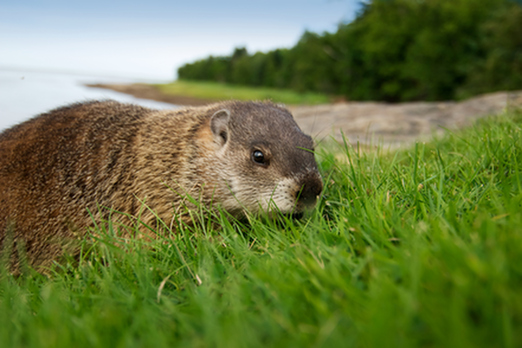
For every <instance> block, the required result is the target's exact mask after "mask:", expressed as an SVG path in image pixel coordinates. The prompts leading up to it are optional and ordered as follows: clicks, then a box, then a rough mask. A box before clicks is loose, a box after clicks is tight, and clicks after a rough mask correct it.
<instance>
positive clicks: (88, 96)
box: [0, 70, 176, 132]
mask: <svg viewBox="0 0 522 348" xmlns="http://www.w3.org/2000/svg"><path fill="white" fill-rule="evenodd" d="M133 82H136V81H133V80H130V79H122V78H107V77H96V76H83V75H72V74H59V73H48V72H31V71H10V70H0V132H1V131H2V130H4V129H6V128H8V127H11V126H13V125H15V124H18V123H20V122H23V121H25V120H28V119H30V118H32V117H34V116H36V115H38V114H41V113H44V112H47V111H49V110H51V109H54V108H56V107H59V106H63V105H67V104H71V103H75V102H83V101H87V100H93V99H113V100H117V101H121V102H126V103H133V104H139V105H142V106H147V107H150V108H156V109H167V108H176V106H175V105H172V104H168V103H162V102H157V101H152V100H146V99H138V98H134V97H133V96H130V95H127V94H123V93H118V92H114V91H110V90H106V89H101V88H89V87H85V86H84V84H87V83H122V84H123V83H133Z"/></svg>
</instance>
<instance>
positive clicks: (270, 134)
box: [209, 102, 323, 214]
mask: <svg viewBox="0 0 522 348" xmlns="http://www.w3.org/2000/svg"><path fill="white" fill-rule="evenodd" d="M209 125H210V130H211V133H212V137H213V142H214V149H215V156H216V158H215V159H216V160H217V161H213V162H214V163H215V164H214V165H215V167H216V168H215V169H216V173H218V174H217V175H218V176H220V177H221V178H222V179H223V180H222V182H223V183H224V184H225V185H226V186H227V189H228V190H229V193H230V196H227V198H226V199H224V200H223V201H222V202H221V204H222V205H223V207H224V208H225V209H227V210H228V211H230V212H241V211H244V210H248V211H249V212H252V213H258V212H268V213H271V212H274V211H279V212H281V213H284V214H288V213H292V214H299V213H301V212H303V211H304V210H305V209H307V208H312V207H314V206H315V204H316V201H317V198H318V196H319V195H320V193H321V191H322V188H323V184H322V181H321V176H320V175H319V172H318V170H317V163H316V161H315V158H314V153H313V150H314V144H313V140H312V138H311V137H310V136H308V135H306V134H304V133H303V132H302V131H301V129H299V126H298V125H297V124H296V122H295V121H294V119H293V117H292V115H291V114H290V113H289V112H288V111H287V110H286V109H284V108H281V107H279V106H276V105H274V104H271V103H252V102H251V103H237V102H236V103H228V104H223V105H222V108H221V109H219V110H217V111H214V110H213V114H212V117H211V118H210V124H209Z"/></svg>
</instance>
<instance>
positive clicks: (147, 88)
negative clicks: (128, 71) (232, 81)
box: [85, 83, 218, 106]
mask: <svg viewBox="0 0 522 348" xmlns="http://www.w3.org/2000/svg"><path fill="white" fill-rule="evenodd" d="M85 86H87V87H90V88H102V89H109V90H112V91H115V92H120V93H125V94H130V95H132V96H133V97H136V98H141V99H150V100H155V101H159V102H164V103H170V104H175V105H179V106H200V105H206V104H211V103H215V102H217V101H218V100H212V99H200V98H194V97H187V96H183V95H172V94H165V93H163V92H161V91H160V90H159V89H158V88H157V87H155V86H153V85H148V84H145V83H133V84H129V85H122V84H105V83H95V84H86V85H85Z"/></svg>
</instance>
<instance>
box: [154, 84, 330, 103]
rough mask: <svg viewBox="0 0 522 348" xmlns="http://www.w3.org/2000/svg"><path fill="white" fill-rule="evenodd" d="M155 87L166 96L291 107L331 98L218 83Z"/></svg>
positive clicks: (325, 101)
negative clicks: (266, 102)
mask: <svg viewBox="0 0 522 348" xmlns="http://www.w3.org/2000/svg"><path fill="white" fill-rule="evenodd" d="M154 86H156V87H157V88H159V90H160V91H162V92H163V93H166V94H173V95H181V96H188V97H193V98H200V99H212V100H228V99H236V100H271V101H273V102H274V103H284V104H290V105H297V104H306V105H314V104H325V103H328V102H330V97H328V96H327V95H324V94H321V93H312V92H306V93H298V92H294V91H291V90H287V89H276V88H266V87H246V86H234V85H229V84H222V83H217V82H196V81H184V80H178V81H176V82H173V83H168V84H157V85H154Z"/></svg>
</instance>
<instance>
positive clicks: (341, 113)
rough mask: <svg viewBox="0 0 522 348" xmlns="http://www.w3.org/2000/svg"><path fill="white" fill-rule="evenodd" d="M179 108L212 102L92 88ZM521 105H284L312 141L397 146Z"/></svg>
mask: <svg viewBox="0 0 522 348" xmlns="http://www.w3.org/2000/svg"><path fill="white" fill-rule="evenodd" d="M91 87H97V88H107V89H112V90H115V91H118V92H123V93H127V94H131V95H133V96H135V97H139V98H145V99H153V100H157V101H163V102H167V103H173V104H177V105H203V104H208V103H211V102H215V101H212V100H201V99H195V98H190V97H184V96H172V95H165V94H163V93H161V92H159V91H158V90H157V89H156V88H154V87H153V86H148V85H144V84H133V85H91ZM516 107H522V91H516V92H497V93H491V94H485V95H481V96H478V97H475V98H471V99H468V100H465V101H461V102H414V103H400V104H386V103H377V102H344V103H335V104H326V105H317V106H288V108H289V109H290V111H291V112H292V114H293V115H294V117H295V119H296V121H297V123H298V124H299V126H300V127H301V129H302V130H303V131H304V132H305V133H308V134H310V135H312V136H313V137H314V138H315V139H316V141H322V140H324V139H328V138H335V139H337V140H341V139H342V134H344V135H345V136H346V137H347V139H348V140H349V141H350V142H351V143H355V142H357V141H359V142H361V143H364V144H369V143H372V144H385V145H390V146H400V145H403V144H410V143H412V142H414V141H419V140H423V139H426V138H429V136H431V135H432V134H434V133H442V132H444V130H446V129H450V130H452V129H457V128H460V127H464V126H467V125H470V124H471V123H473V122H474V121H475V120H476V119H478V118H481V117H485V116H489V115H495V114H498V113H500V112H502V111H503V110H505V109H507V108H516Z"/></svg>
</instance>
